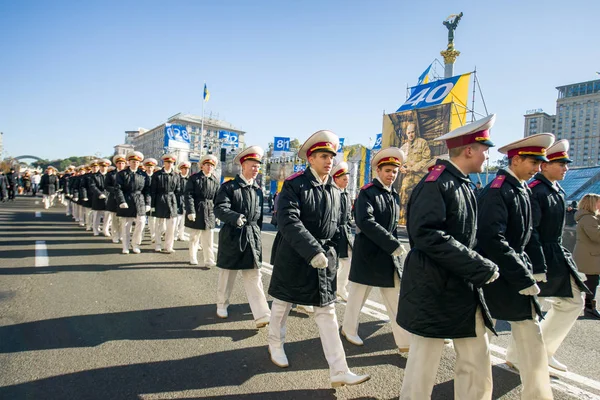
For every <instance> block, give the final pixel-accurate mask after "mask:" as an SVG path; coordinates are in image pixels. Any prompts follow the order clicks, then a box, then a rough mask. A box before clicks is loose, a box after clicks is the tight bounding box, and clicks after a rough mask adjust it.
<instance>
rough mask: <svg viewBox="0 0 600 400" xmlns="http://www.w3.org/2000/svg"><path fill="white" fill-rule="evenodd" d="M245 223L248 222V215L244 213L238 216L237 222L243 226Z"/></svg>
mask: <svg viewBox="0 0 600 400" xmlns="http://www.w3.org/2000/svg"><path fill="white" fill-rule="evenodd" d="M245 223H246V217H245V216H244V214H242V215H240V217H239V218H238V220H237V222H236V224H237V226H243V225H244V224H245Z"/></svg>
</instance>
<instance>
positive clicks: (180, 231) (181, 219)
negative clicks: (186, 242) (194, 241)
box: [175, 211, 185, 240]
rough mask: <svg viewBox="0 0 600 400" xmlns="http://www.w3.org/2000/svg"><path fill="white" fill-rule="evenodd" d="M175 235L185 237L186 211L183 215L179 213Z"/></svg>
mask: <svg viewBox="0 0 600 400" xmlns="http://www.w3.org/2000/svg"><path fill="white" fill-rule="evenodd" d="M175 237H176V238H178V239H179V240H183V239H184V238H185V211H184V212H183V214H181V215H177V223H176V224H175Z"/></svg>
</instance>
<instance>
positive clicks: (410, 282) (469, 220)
mask: <svg viewBox="0 0 600 400" xmlns="http://www.w3.org/2000/svg"><path fill="white" fill-rule="evenodd" d="M407 230H408V239H409V243H410V251H409V253H408V255H407V256H406V260H405V263H404V271H403V275H402V282H401V286H400V301H399V304H398V315H397V317H396V321H397V322H398V324H399V325H400V326H401V327H403V328H404V329H406V330H407V331H409V332H412V333H414V334H417V335H419V336H424V337H431V338H440V339H441V338H445V339H446V338H455V339H457V338H466V337H475V336H476V334H475V317H476V312H477V308H478V307H481V311H482V313H483V317H484V322H485V325H486V326H487V327H488V328H489V329H490V330H492V331H493V326H492V321H491V317H490V315H489V312H488V310H487V306H486V302H485V299H484V296H483V292H482V290H481V287H482V286H484V285H485V283H486V282H487V281H489V280H490V279H491V278H492V276H493V275H494V272H496V271H497V270H498V267H497V266H496V265H495V264H494V263H493V262H491V261H490V260H488V259H486V258H484V257H482V256H481V255H480V254H478V253H477V252H475V251H474V250H473V249H474V247H475V243H476V233H477V200H476V198H475V194H474V193H473V190H472V189H471V181H470V180H469V178H468V177H467V176H466V175H464V174H463V173H462V172H460V171H459V170H458V169H457V168H456V167H455V166H454V165H453V164H452V163H450V162H448V161H443V160H438V161H437V164H436V167H435V168H434V169H433V170H432V172H430V173H429V174H428V175H427V176H426V177H424V178H423V179H422V180H421V181H420V182H419V183H418V184H417V186H415V188H414V190H413V192H412V195H411V197H410V199H409V201H408V206H407Z"/></svg>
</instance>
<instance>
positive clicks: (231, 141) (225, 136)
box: [219, 131, 239, 147]
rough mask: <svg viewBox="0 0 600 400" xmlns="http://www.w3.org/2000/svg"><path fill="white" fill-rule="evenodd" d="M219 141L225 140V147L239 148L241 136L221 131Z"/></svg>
mask: <svg viewBox="0 0 600 400" xmlns="http://www.w3.org/2000/svg"><path fill="white" fill-rule="evenodd" d="M219 139H222V140H223V144H224V145H228V146H233V147H238V146H239V142H238V139H239V136H238V134H237V133H236V132H230V131H219Z"/></svg>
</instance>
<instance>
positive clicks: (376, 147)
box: [371, 133, 382, 150]
mask: <svg viewBox="0 0 600 400" xmlns="http://www.w3.org/2000/svg"><path fill="white" fill-rule="evenodd" d="M381 136H382V135H381V133H378V134H377V136H375V143H374V144H373V147H372V148H371V149H372V150H379V149H381Z"/></svg>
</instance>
